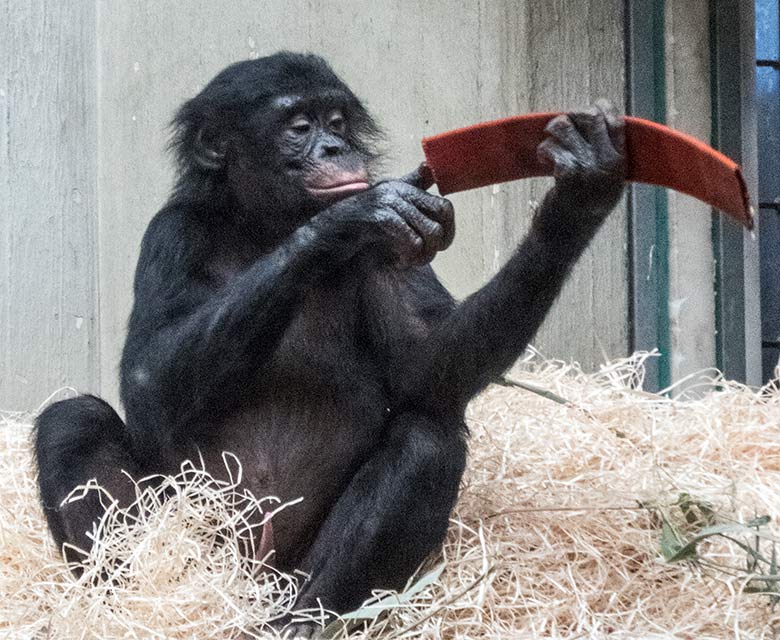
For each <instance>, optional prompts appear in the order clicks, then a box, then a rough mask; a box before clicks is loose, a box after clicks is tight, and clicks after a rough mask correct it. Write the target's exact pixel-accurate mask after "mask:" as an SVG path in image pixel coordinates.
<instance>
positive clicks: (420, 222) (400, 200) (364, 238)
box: [315, 170, 455, 267]
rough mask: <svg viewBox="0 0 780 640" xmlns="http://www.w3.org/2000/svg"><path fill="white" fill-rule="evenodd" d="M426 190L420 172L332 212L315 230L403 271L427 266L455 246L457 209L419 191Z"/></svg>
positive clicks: (327, 212) (349, 200) (360, 195)
mask: <svg viewBox="0 0 780 640" xmlns="http://www.w3.org/2000/svg"><path fill="white" fill-rule="evenodd" d="M425 186H430V184H426V179H425V178H424V177H423V176H422V175H421V172H420V171H419V170H417V171H414V172H412V173H410V174H409V175H407V176H404V177H403V178H401V179H399V180H388V181H385V182H380V183H378V184H376V185H375V186H373V187H372V188H370V189H368V190H366V191H363V192H362V193H358V194H356V195H353V196H351V197H349V198H346V199H344V200H342V201H341V202H338V203H336V204H334V205H333V206H331V207H329V208H328V209H326V210H325V211H323V212H322V213H320V214H319V215H317V216H316V218H315V220H316V224H317V225H319V226H320V227H321V228H323V229H324V228H325V227H330V228H331V229H332V230H333V231H336V233H337V235H343V237H344V238H345V239H347V240H348V241H351V242H356V243H357V244H358V245H366V244H367V245H371V246H376V247H377V248H378V249H379V251H380V252H381V253H382V254H383V256H386V257H387V258H388V259H389V260H391V261H392V262H394V263H395V264H397V265H398V266H401V267H406V266H413V265H423V264H427V263H428V262H430V261H431V260H433V258H434V256H435V255H436V253H437V252H439V251H443V250H444V249H446V248H447V247H449V246H450V244H452V239H453V237H454V235H455V216H454V211H453V208H452V203H451V202H450V201H449V200H446V199H445V198H440V197H438V196H435V195H433V194H430V193H427V192H426V191H424V190H423V189H422V188H420V187H425ZM350 236H353V237H351V238H350Z"/></svg>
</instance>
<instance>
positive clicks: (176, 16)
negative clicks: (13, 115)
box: [98, 0, 627, 400]
mask: <svg viewBox="0 0 780 640" xmlns="http://www.w3.org/2000/svg"><path fill="white" fill-rule="evenodd" d="M98 6H99V20H98V22H99V29H98V31H99V41H100V65H99V66H100V95H101V101H100V132H101V138H100V170H99V184H100V255H101V287H100V291H101V320H102V322H101V335H102V347H103V348H102V353H101V363H102V371H103V379H104V383H103V392H104V394H105V395H106V396H107V397H108V398H109V399H111V400H115V398H116V386H115V378H116V367H117V362H118V358H119V354H120V350H121V345H122V342H123V336H124V328H125V323H126V318H127V315H128V312H129V308H130V303H131V298H130V286H131V277H132V271H133V268H134V264H135V260H136V255H137V248H138V243H139V241H140V238H141V235H142V233H143V230H144V228H145V226H146V224H147V222H148V220H149V219H150V217H151V216H152V215H153V214H154V212H155V211H156V210H157V209H158V208H159V207H160V205H161V204H162V203H163V201H164V199H165V196H166V193H167V190H168V188H169V186H170V184H171V179H172V177H171V167H170V162H169V160H168V158H166V156H165V155H164V154H163V148H164V144H165V137H166V133H165V129H164V127H165V123H167V122H168V121H169V120H170V118H171V115H172V114H173V111H174V109H175V107H176V106H177V105H178V104H179V103H180V102H181V101H182V100H184V99H185V98H187V97H189V96H191V95H192V94H193V93H194V92H196V91H197V90H198V89H199V88H200V87H201V86H202V84H203V83H204V82H206V81H208V80H209V79H210V78H211V77H212V76H213V74H215V73H216V72H217V71H218V70H219V69H221V68H222V67H223V66H224V65H226V64H227V63H229V62H232V61H235V60H239V59H242V58H246V57H250V56H260V55H264V54H267V53H270V52H273V51H275V50H277V49H280V48H289V49H296V50H312V51H315V52H318V53H321V54H323V55H324V56H325V57H327V58H328V59H329V60H330V61H331V62H332V64H333V66H334V67H335V68H336V70H337V71H338V72H339V73H340V74H342V76H343V77H344V78H345V79H346V81H347V82H348V83H349V84H350V85H351V86H353V88H354V89H355V91H356V92H357V93H358V94H359V95H360V96H361V97H362V98H364V99H365V100H366V102H367V103H368V106H369V108H370V109H371V110H372V111H373V112H374V113H375V114H376V116H377V117H378V119H379V120H380V122H381V123H382V125H383V126H384V127H385V129H386V131H387V134H388V136H387V143H388V144H387V147H388V149H390V150H391V153H390V155H389V160H388V162H387V165H386V168H387V173H388V174H397V173H401V172H405V171H407V170H409V169H410V168H412V167H413V166H415V164H416V163H417V162H418V161H419V160H420V159H421V157H422V156H421V151H420V146H419V141H420V138H421V137H422V136H424V135H427V134H431V133H435V132H439V131H442V130H446V129H449V128H452V127H456V126H462V125H465V124H470V123H472V122H476V121H479V120H483V119H488V118H495V117H500V116H504V115H509V114H513V113H518V112H524V111H528V110H529V109H561V108H572V107H575V106H578V105H584V104H587V103H588V102H590V101H592V100H593V99H595V98H596V97H598V96H607V97H610V98H612V99H613V100H615V101H616V102H618V103H619V104H620V103H621V102H622V97H623V91H624V74H623V32H622V2H620V1H619V0H608V1H606V2H605V1H603V0H589V1H586V2H583V1H581V0H580V1H577V0H554V1H535V2H516V1H510V0H506V1H504V2H475V3H465V4H464V3H461V2H455V1H447V0H437V1H433V2H431V1H429V2H419V1H412V0H402V1H399V2H394V3H388V4H380V3H370V4H369V3H362V2H344V3H334V2H320V1H316V0H314V1H312V0H309V1H306V2H304V1H301V0H292V1H285V2H282V1H270V2H262V3H260V2H253V1H249V0H241V1H236V2H231V3H230V4H225V3H212V2H208V3H207V2H194V1H191V2H185V3H176V4H174V3H147V2H141V1H140V0H131V1H127V2H122V3H112V2H108V1H107V0H100V1H99V3H98ZM548 184H549V182H547V181H528V182H523V183H516V184H510V185H502V186H500V187H496V188H493V189H490V188H488V189H483V190H481V191H478V192H471V193H466V194H457V195H455V196H453V201H454V202H455V205H456V210H457V213H458V218H457V224H458V238H457V240H456V242H455V244H454V246H453V247H452V248H451V249H450V250H449V251H448V252H446V253H445V254H443V255H442V256H440V257H439V258H438V259H437V261H436V264H435V266H436V268H437V271H438V272H439V273H440V275H441V277H442V278H443V280H444V281H445V282H446V283H447V285H448V286H449V287H450V288H451V289H452V290H453V291H454V292H455V293H456V294H457V295H460V296H463V295H465V294H467V293H468V292H470V291H472V290H474V289H475V288H477V287H478V286H479V285H480V284H481V283H483V282H484V281H485V280H486V279H487V278H488V277H489V276H490V275H491V274H492V273H494V272H495V271H496V269H497V268H498V267H499V266H500V265H501V264H502V263H503V262H504V260H505V259H506V257H507V256H508V255H509V253H510V252H511V251H512V250H513V248H514V247H515V246H516V244H517V242H518V241H519V239H520V238H521V236H522V233H523V231H524V230H525V228H526V227H527V223H528V219H529V216H530V213H531V206H532V203H533V201H535V200H537V199H539V198H540V197H541V195H542V193H543V191H544V190H545V189H546V188H547V186H548ZM625 283H626V248H625V214H624V212H623V210H622V209H621V210H620V211H618V212H616V213H615V214H613V216H612V218H611V219H610V221H609V222H608V224H607V226H606V228H605V229H604V230H603V231H602V233H601V234H600V235H599V238H598V239H597V241H596V242H595V243H594V246H593V248H592V249H590V250H589V251H588V253H587V255H586V256H585V257H584V258H583V260H582V263H581V264H580V265H579V266H578V267H577V269H576V271H575V273H574V276H573V278H572V280H571V282H570V283H569V284H568V286H567V287H566V290H565V292H564V294H563V297H562V300H561V301H560V302H559V304H558V305H557V306H556V310H555V313H554V315H553V317H551V318H550V320H548V322H547V323H546V325H545V327H544V329H543V330H542V332H541V335H540V336H539V337H538V338H537V340H536V343H537V344H538V345H539V346H540V347H541V348H542V349H543V351H544V352H545V353H547V354H548V355H550V356H556V357H562V358H575V359H578V360H580V361H582V362H583V364H585V365H586V366H593V365H594V364H595V363H597V362H600V361H601V360H602V359H603V354H607V355H609V356H620V355H623V354H624V353H625V352H626V350H627V341H626V318H625V315H626V284H625Z"/></svg>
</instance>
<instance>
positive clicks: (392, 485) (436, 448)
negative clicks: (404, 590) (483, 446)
mask: <svg viewBox="0 0 780 640" xmlns="http://www.w3.org/2000/svg"><path fill="white" fill-rule="evenodd" d="M465 434H466V428H465V425H464V424H463V423H462V422H461V421H458V420H453V421H452V422H451V423H445V422H443V421H440V422H434V421H432V420H430V419H428V418H426V417H424V416H422V415H419V414H414V413H405V414H402V415H399V416H397V417H395V418H394V419H393V420H392V421H391V422H390V425H389V427H388V431H387V433H386V436H385V439H384V441H383V442H382V444H381V445H380V448H379V449H377V450H376V452H375V453H374V455H373V457H371V458H370V459H369V460H368V461H367V462H366V463H365V464H364V465H363V466H362V467H361V468H360V469H359V470H358V472H357V474H356V475H355V476H354V477H353V478H352V481H351V482H350V484H349V486H348V487H347V489H346V490H345V491H344V493H343V494H342V496H341V498H340V499H339V501H338V502H337V503H336V504H335V506H334V507H333V509H332V511H331V512H330V514H329V516H328V518H327V519H326V520H325V523H324V524H323V526H322V528H321V529H320V531H319V533H318V535H317V539H316V540H315V542H314V544H313V545H312V548H311V549H310V550H309V553H308V554H307V556H306V558H305V559H304V561H303V564H302V566H301V567H300V568H301V570H303V571H305V572H306V573H308V574H309V575H310V579H309V580H308V581H307V582H306V583H305V584H304V585H302V589H301V591H300V592H299V596H298V601H297V603H296V609H306V608H319V607H320V603H321V605H322V607H324V608H325V609H329V610H333V611H337V612H339V613H343V612H345V611H349V610H351V609H354V608H355V607H357V606H359V605H360V604H361V602H363V600H365V599H366V598H368V597H369V596H370V595H371V589H377V588H401V587H403V586H404V584H405V583H406V581H407V580H408V578H409V576H410V575H412V574H413V573H414V571H415V569H417V567H418V566H419V565H420V563H421V562H422V561H423V560H425V558H426V557H427V556H428V555H429V554H430V553H431V552H432V551H434V550H436V549H437V548H438V547H439V546H440V545H441V543H442V541H443V540H444V536H445V534H446V532H447V526H448V523H449V516H450V512H451V510H452V507H453V506H454V504H455V499H456V498H457V494H458V486H459V484H460V479H461V476H462V475H463V469H464V466H465V459H466V443H465ZM304 626H305V625H304Z"/></svg>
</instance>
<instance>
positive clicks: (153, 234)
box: [142, 204, 206, 247]
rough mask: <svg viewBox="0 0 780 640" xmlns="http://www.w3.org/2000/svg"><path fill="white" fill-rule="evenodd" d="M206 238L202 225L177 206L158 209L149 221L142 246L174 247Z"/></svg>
mask: <svg viewBox="0 0 780 640" xmlns="http://www.w3.org/2000/svg"><path fill="white" fill-rule="evenodd" d="M205 237H206V232H205V229H203V223H202V222H201V221H200V220H199V219H198V218H196V217H194V216H192V215H190V214H189V212H188V211H187V209H186V208H185V207H182V206H180V205H177V204H172V205H167V206H165V207H163V208H162V209H160V211H158V212H157V213H156V214H155V215H154V217H153V218H152V219H151V220H150V221H149V225H148V226H147V227H146V232H145V233H144V237H143V240H142V245H164V246H169V247H171V246H176V245H179V244H182V243H192V242H198V241H200V240H203V239H204V238H205Z"/></svg>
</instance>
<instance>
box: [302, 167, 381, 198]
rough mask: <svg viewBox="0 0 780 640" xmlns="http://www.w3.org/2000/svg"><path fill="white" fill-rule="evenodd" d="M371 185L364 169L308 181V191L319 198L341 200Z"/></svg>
mask: <svg viewBox="0 0 780 640" xmlns="http://www.w3.org/2000/svg"><path fill="white" fill-rule="evenodd" d="M370 186H371V185H370V184H369V183H368V176H367V175H366V173H365V172H364V171H358V172H355V173H339V174H337V175H333V174H330V175H324V176H321V177H319V176H318V177H317V178H315V179H314V180H308V181H307V182H306V191H308V192H309V193H310V194H311V195H313V196H314V197H315V198H317V199H319V200H329V201H331V200H341V199H343V198H347V197H349V196H351V195H353V194H355V193H360V192H361V191H365V190H366V189H368V188H369V187H370Z"/></svg>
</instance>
